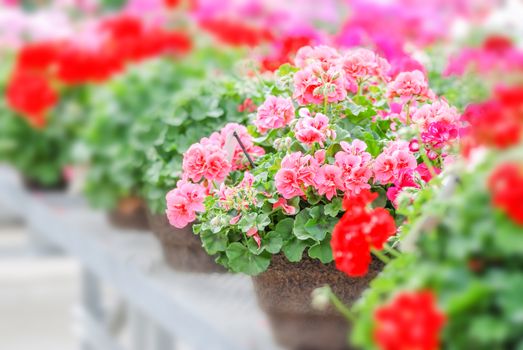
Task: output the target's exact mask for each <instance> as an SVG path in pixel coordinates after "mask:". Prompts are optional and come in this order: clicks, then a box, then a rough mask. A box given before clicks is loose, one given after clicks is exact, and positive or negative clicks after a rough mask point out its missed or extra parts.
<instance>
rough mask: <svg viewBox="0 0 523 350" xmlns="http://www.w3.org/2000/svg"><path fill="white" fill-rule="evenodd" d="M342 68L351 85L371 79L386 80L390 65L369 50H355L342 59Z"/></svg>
mask: <svg viewBox="0 0 523 350" xmlns="http://www.w3.org/2000/svg"><path fill="white" fill-rule="evenodd" d="M342 67H343V70H344V72H345V76H346V78H347V79H348V82H349V83H358V82H361V81H363V80H366V79H369V78H373V77H376V78H379V79H386V75H387V72H388V71H389V70H390V65H389V63H388V62H387V61H386V60H385V59H383V58H381V57H379V56H378V55H376V54H375V53H374V52H372V51H370V50H367V49H362V48H359V49H355V50H351V51H349V52H347V53H346V54H345V55H344V56H343V58H342Z"/></svg>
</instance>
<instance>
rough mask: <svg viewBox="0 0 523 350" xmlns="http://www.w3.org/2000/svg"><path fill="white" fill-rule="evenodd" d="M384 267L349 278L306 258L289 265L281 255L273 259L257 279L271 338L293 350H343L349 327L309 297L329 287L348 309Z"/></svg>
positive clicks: (375, 264) (375, 266)
mask: <svg viewBox="0 0 523 350" xmlns="http://www.w3.org/2000/svg"><path fill="white" fill-rule="evenodd" d="M382 267H383V265H382V263H381V262H379V261H373V262H372V264H371V266H370V268H369V273H368V274H367V275H366V276H365V277H361V278H350V277H348V276H347V275H346V274H344V273H343V272H341V271H338V270H336V268H335V266H334V264H333V263H331V264H327V265H325V264H322V263H321V262H320V261H318V260H315V259H311V258H309V257H304V258H303V259H302V261H300V262H298V263H291V262H289V261H288V260H287V259H286V258H285V256H283V255H282V254H279V255H276V256H274V257H273V259H272V262H271V266H270V267H269V269H268V270H267V271H266V272H264V273H262V274H260V275H259V276H256V277H254V278H253V280H254V287H255V290H256V294H257V297H258V303H259V304H260V306H261V308H262V309H263V310H264V311H265V312H266V313H267V315H268V316H269V321H270V323H271V327H272V329H273V334H274V336H275V338H276V340H277V341H278V343H280V344H281V345H283V346H284V347H286V348H287V349H292V350H345V349H350V347H348V345H347V344H348V340H347V333H348V329H349V325H348V323H347V322H346V320H345V319H344V318H343V317H342V316H341V315H340V314H339V313H338V312H337V311H336V310H335V309H334V308H333V307H332V306H329V308H327V309H326V310H317V309H314V308H313V307H312V305H311V303H312V297H311V294H312V292H313V290H315V289H316V288H319V287H322V286H324V285H329V286H330V287H331V289H332V290H333V292H334V293H335V294H336V295H337V296H338V297H339V298H340V299H341V300H342V301H343V302H344V303H345V304H347V305H350V304H352V303H353V302H354V301H356V300H357V299H358V297H359V296H360V295H361V293H362V292H363V291H364V290H365V289H366V288H367V286H368V284H369V282H370V281H371V280H372V279H373V278H374V277H375V276H376V275H377V274H378V273H379V271H381V269H382Z"/></svg>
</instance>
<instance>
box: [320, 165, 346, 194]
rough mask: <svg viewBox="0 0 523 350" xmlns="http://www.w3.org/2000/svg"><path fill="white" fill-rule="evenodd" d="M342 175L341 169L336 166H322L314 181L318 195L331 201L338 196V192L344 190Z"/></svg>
mask: <svg viewBox="0 0 523 350" xmlns="http://www.w3.org/2000/svg"><path fill="white" fill-rule="evenodd" d="M341 173H342V172H341V169H340V168H338V167H337V166H335V165H330V164H325V165H322V166H321V167H320V169H319V170H318V173H317V174H316V177H315V179H314V181H315V182H316V190H317V191H318V193H319V194H320V195H325V196H326V197H327V199H329V200H331V199H332V197H334V196H335V195H336V193H337V190H338V189H342V188H343V182H342V181H341Z"/></svg>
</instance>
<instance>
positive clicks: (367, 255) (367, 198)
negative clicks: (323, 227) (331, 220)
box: [331, 190, 396, 277]
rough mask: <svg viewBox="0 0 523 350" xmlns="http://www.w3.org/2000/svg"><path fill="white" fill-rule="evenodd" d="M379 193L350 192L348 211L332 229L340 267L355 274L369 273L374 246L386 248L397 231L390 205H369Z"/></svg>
mask: <svg viewBox="0 0 523 350" xmlns="http://www.w3.org/2000/svg"><path fill="white" fill-rule="evenodd" d="M377 196H378V194H377V193H372V192H370V191H369V190H363V191H361V192H360V194H359V195H357V196H352V197H348V196H346V197H345V199H344V201H343V207H344V208H345V210H346V212H345V214H344V215H343V217H342V218H341V219H340V221H339V222H338V223H337V224H336V226H335V227H334V231H333V232H332V238H331V247H332V252H333V256H334V261H335V262H336V267H337V268H338V269H339V270H341V271H343V272H345V273H346V274H348V275H349V276H351V277H358V276H363V275H365V274H366V273H367V271H368V266H369V264H370V262H371V249H372V248H374V249H383V245H384V244H385V242H386V241H387V240H388V239H389V237H391V236H392V235H394V234H395V233H396V224H395V222H394V218H393V217H392V216H391V215H390V213H389V212H388V211H387V210H386V209H384V208H375V209H371V208H369V207H368V205H369V204H370V203H371V202H372V201H374V200H375V199H376V197H377Z"/></svg>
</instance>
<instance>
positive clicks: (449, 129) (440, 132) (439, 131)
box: [421, 122, 458, 149]
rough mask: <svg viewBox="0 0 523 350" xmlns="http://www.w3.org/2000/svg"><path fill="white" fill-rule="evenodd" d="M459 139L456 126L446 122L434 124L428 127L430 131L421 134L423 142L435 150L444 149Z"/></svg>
mask: <svg viewBox="0 0 523 350" xmlns="http://www.w3.org/2000/svg"><path fill="white" fill-rule="evenodd" d="M457 137H458V129H457V127H456V125H453V124H449V123H446V122H434V123H431V124H430V125H429V127H428V130H427V131H425V132H424V133H422V134H421V140H422V141H423V143H425V144H427V145H431V146H432V147H433V148H436V149H437V148H442V147H443V146H445V145H446V144H448V143H449V142H450V141H452V140H454V139H456V138H457Z"/></svg>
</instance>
